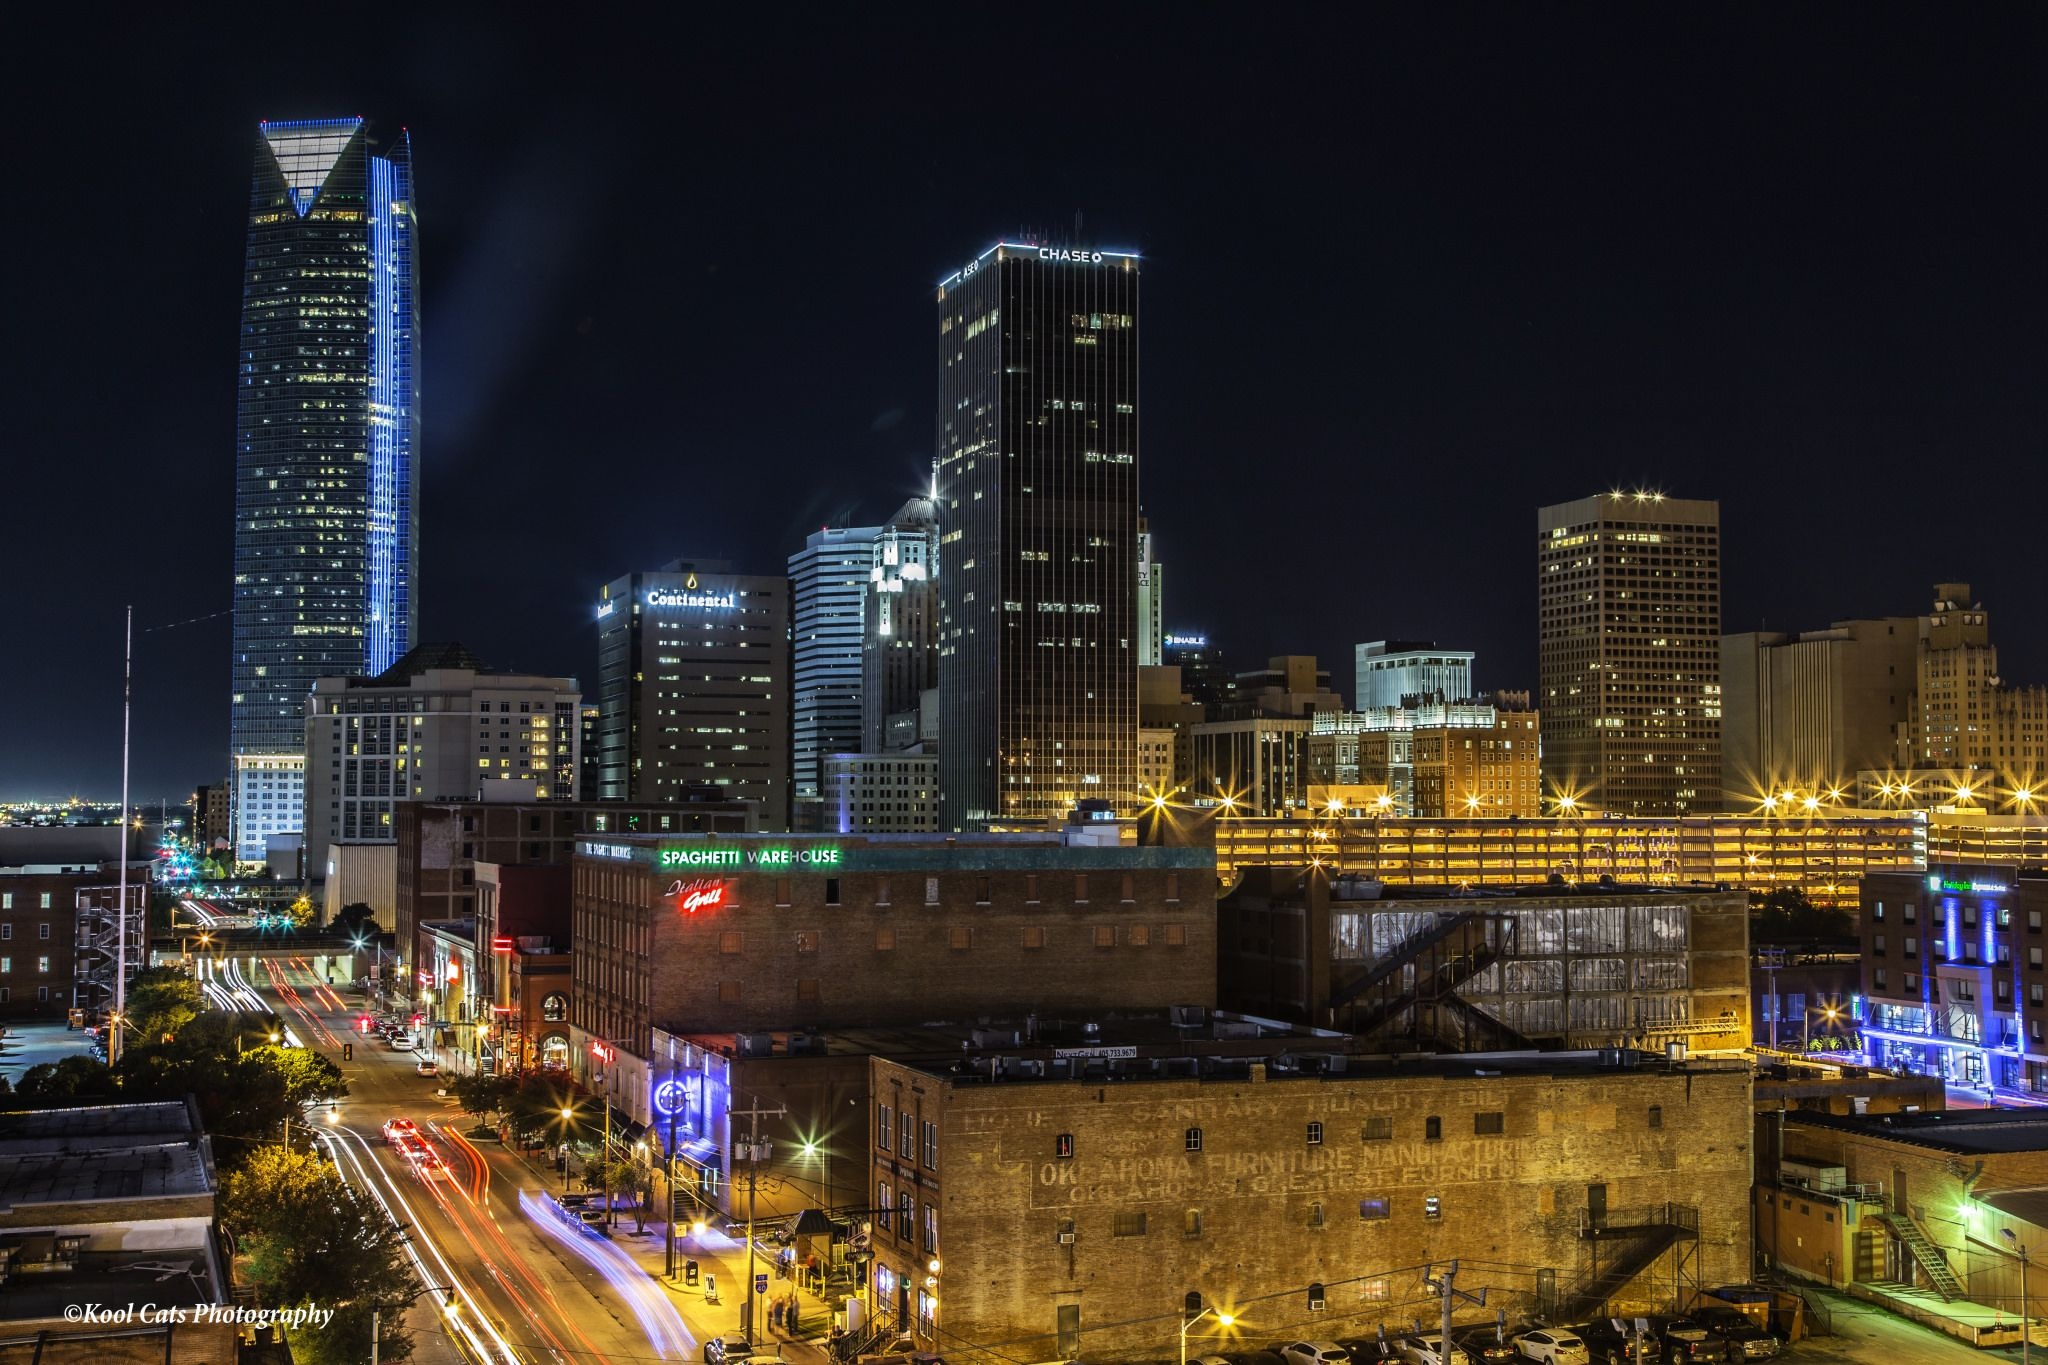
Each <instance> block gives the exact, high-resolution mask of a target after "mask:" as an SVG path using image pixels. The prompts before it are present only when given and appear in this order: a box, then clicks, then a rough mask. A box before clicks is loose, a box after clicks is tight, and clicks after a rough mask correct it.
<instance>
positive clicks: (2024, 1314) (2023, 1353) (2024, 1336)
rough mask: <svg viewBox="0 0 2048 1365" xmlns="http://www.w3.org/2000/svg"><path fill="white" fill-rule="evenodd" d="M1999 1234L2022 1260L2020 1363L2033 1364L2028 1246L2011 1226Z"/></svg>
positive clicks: (2020, 1260)
mask: <svg viewBox="0 0 2048 1365" xmlns="http://www.w3.org/2000/svg"><path fill="white" fill-rule="evenodd" d="M1998 1235H1999V1236H2001V1237H2003V1238H2005V1240H2006V1243H2007V1244H2008V1245H2009V1246H2011V1247H2012V1254H2013V1255H2015V1256H2017V1257H2018V1258H2019V1262H2020V1365H2033V1359H2034V1357H2033V1343H2034V1318H2033V1315H2032V1314H2031V1313H2029V1312H2028V1311H2027V1309H2028V1307H2029V1305H2028V1303H2027V1248H2026V1247H2025V1245H2023V1244H2022V1243H2021V1241H2020V1239H2019V1237H2018V1235H2017V1234H2015V1233H2014V1232H2013V1230H2012V1229H2011V1228H2000V1229H1999V1230H1998Z"/></svg>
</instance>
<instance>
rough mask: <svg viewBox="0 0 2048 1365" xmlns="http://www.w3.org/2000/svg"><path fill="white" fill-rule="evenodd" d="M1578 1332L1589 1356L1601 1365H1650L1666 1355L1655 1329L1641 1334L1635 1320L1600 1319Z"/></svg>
mask: <svg viewBox="0 0 2048 1365" xmlns="http://www.w3.org/2000/svg"><path fill="white" fill-rule="evenodd" d="M1647 1325H1648V1324H1647V1323H1646V1326H1647ZM1578 1332H1579V1340H1581V1341H1583V1342H1585V1343H1586V1354H1587V1355H1588V1356H1590V1357H1592V1359H1593V1360H1595V1361H1596V1362H1598V1363H1599V1365H1633V1363H1634V1362H1636V1361H1642V1362H1644V1363H1645V1365H1647V1363H1648V1362H1649V1361H1653V1360H1656V1359H1659V1358H1660V1357H1661V1356H1663V1354H1664V1346H1663V1343H1662V1342H1660V1341H1658V1340H1657V1333H1656V1331H1655V1330H1654V1328H1652V1329H1651V1330H1648V1331H1638V1330H1637V1329H1636V1324H1635V1321H1634V1320H1633V1319H1623V1318H1600V1319H1597V1320H1595V1321H1593V1322H1589V1323H1587V1324H1586V1325H1585V1326H1584V1327H1581V1328H1579V1329H1578Z"/></svg>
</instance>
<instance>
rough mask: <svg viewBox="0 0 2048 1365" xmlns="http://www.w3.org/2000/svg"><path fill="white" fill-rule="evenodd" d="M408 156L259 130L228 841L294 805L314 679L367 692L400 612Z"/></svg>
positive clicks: (413, 462) (407, 452)
mask: <svg viewBox="0 0 2048 1365" xmlns="http://www.w3.org/2000/svg"><path fill="white" fill-rule="evenodd" d="M415 231H416V228H415V218H414V213H413V192H412V147H411V143H410V141H409V140H408V138H407V136H406V134H405V133H404V132H402V131H401V132H400V133H399V134H398V135H397V136H396V137H395V138H389V139H379V138H378V137H376V136H375V135H374V134H373V132H372V130H371V128H370V126H369V125H368V124H366V123H364V122H363V120H361V119H355V118H351V119H314V120H306V121H298V122H290V123H264V124H261V125H260V126H259V132H258V136H257V140H256V168H255V176H254V179H253V181H252V184H251V189H250V196H249V230H248V254H247V258H246V262H245V265H244V267H243V274H242V331H241V347H240V354H239V357H238V359H239V364H238V367H237V375H236V383H237V396H236V421H235V548H234V564H235V597H234V658H233V667H232V676H233V690H234V699H233V713H232V718H231V726H230V730H231V733H230V738H229V744H230V750H231V758H232V764H233V773H232V782H231V785H232V788H233V797H232V805H233V825H234V833H233V836H232V837H233V840H234V844H235V853H236V856H237V857H239V858H244V859H251V860H254V859H260V858H262V857H263V856H264V840H265V838H266V836H268V835H271V834H276V833H283V832H288V831H293V830H297V829H298V828H299V826H300V823H301V820H302V816H303V813H304V803H305V781H304V779H305V762H306V759H305V740H306V716H305V702H306V696H307V694H308V693H309V692H310V691H311V690H312V687H313V680H314V679H316V678H325V677H339V676H345V675H363V674H376V673H381V672H383V671H384V670H385V669H386V668H389V667H390V666H391V665H392V663H394V662H395V661H396V660H397V659H398V658H399V656H400V655H402V654H404V653H405V651H406V650H407V649H408V648H410V647H411V645H412V641H413V636H414V623H415V620H416V618H417V614H418V600H417V588H418V579H417V572H416V569H417V563H418V548H419V460H418V455H419V448H420V447H419V393H418V387H419V386H418V379H419V370H418V364H417V354H418V347H419V323H418V312H417V308H416V300H417V298H418V265H417V258H416V255H415V241H414V238H415Z"/></svg>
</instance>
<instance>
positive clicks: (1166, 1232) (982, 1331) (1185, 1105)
mask: <svg viewBox="0 0 2048 1365" xmlns="http://www.w3.org/2000/svg"><path fill="white" fill-rule="evenodd" d="M874 1066H875V1078H874V1085H875V1090H876V1100H875V1102H876V1103H877V1104H882V1103H890V1102H891V1100H890V1097H891V1096H892V1095H894V1096H897V1098H896V1099H895V1101H894V1103H895V1104H896V1105H898V1106H899V1107H900V1106H901V1105H903V1104H906V1103H908V1104H910V1105H911V1106H912V1107H913V1109H914V1111H915V1113H916V1114H917V1116H918V1122H919V1124H920V1125H921V1124H922V1122H923V1121H924V1119H925V1118H929V1117H934V1116H936V1118H937V1120H938V1122H939V1123H940V1135H939V1140H938V1148H939V1157H940V1160H939V1161H938V1163H937V1166H936V1169H927V1168H926V1167H925V1166H924V1162H923V1156H924V1153H923V1152H922V1150H920V1151H919V1152H918V1153H917V1156H916V1159H915V1160H914V1161H912V1162H910V1163H908V1164H906V1161H905V1158H904V1154H903V1153H901V1152H900V1151H897V1152H893V1153H885V1152H882V1151H880V1150H878V1149H876V1150H874V1152H873V1154H874V1157H875V1163H876V1178H877V1180H878V1181H887V1182H889V1183H890V1184H891V1187H892V1188H891V1193H892V1195H893V1196H895V1197H897V1198H900V1192H901V1191H902V1190H903V1189H904V1188H905V1187H906V1184H908V1185H909V1187H910V1188H912V1189H913V1191H914V1195H913V1197H914V1198H915V1200H916V1202H917V1204H918V1206H919V1210H920V1212H919V1224H920V1226H919V1229H918V1230H917V1235H916V1236H915V1237H913V1238H912V1239H909V1240H906V1239H904V1238H903V1237H902V1236H901V1235H900V1228H892V1229H890V1230H889V1231H888V1233H887V1234H886V1235H884V1234H883V1233H880V1232H878V1234H877V1237H876V1247H877V1257H878V1259H877V1264H878V1266H880V1267H881V1268H882V1269H884V1270H886V1271H887V1272H888V1275H887V1276H886V1277H885V1280H892V1281H893V1282H896V1283H902V1284H904V1285H906V1286H910V1287H912V1288H911V1292H910V1301H911V1305H912V1306H913V1308H914V1306H915V1293H916V1292H917V1291H918V1290H919V1289H921V1288H923V1287H924V1285H925V1278H926V1276H927V1275H928V1274H929V1273H930V1272H929V1266H928V1260H929V1256H930V1252H929V1251H928V1249H927V1248H925V1247H924V1245H923V1243H922V1223H923V1215H922V1206H923V1204H924V1203H926V1202H931V1203H933V1204H935V1205H936V1209H937V1228H938V1234H939V1235H938V1250H939V1253H940V1259H941V1262H942V1270H941V1272H940V1274H939V1276H938V1279H939V1281H940V1283H939V1285H938V1286H937V1288H936V1295H937V1299H938V1311H937V1315H936V1316H937V1322H936V1327H937V1331H936V1332H935V1333H934V1334H933V1337H932V1338H931V1340H930V1341H929V1343H928V1346H929V1348H930V1349H936V1350H940V1351H942V1352H943V1353H944V1354H946V1355H947V1356H948V1357H949V1358H960V1359H989V1360H993V1359H995V1354H993V1353H991V1354H988V1355H983V1353H981V1352H979V1351H977V1350H976V1349H975V1345H976V1343H990V1344H993V1343H1003V1344H1002V1346H1001V1347H1000V1354H1001V1355H1004V1356H1007V1357H1009V1358H1012V1359H1017V1360H1044V1359H1050V1358H1053V1357H1055V1356H1058V1355H1065V1354H1072V1353H1073V1348H1074V1347H1076V1346H1078V1348H1079V1352H1080V1353H1081V1354H1084V1355H1086V1356H1087V1357H1089V1358H1091V1359H1093V1358H1117V1357H1151V1358H1162V1357H1165V1356H1168V1355H1171V1354H1172V1353H1173V1352H1174V1350H1175V1346H1176V1327H1177V1317H1176V1314H1177V1310H1178V1306H1179V1304H1180V1302H1181V1298H1182V1296H1183V1295H1184V1294H1185V1293H1187V1292H1188V1291H1190V1290H1193V1291H1198V1292H1200V1293H1201V1294H1202V1295H1203V1296H1204V1300H1205V1301H1206V1302H1211V1303H1217V1304H1220V1305H1222V1306H1224V1307H1226V1308H1228V1309H1229V1310H1230V1311H1233V1312H1234V1313H1236V1314H1238V1315H1239V1317H1240V1318H1241V1320H1242V1323H1243V1326H1242V1329H1241V1331H1242V1337H1241V1340H1240V1341H1239V1342H1236V1343H1232V1345H1231V1349H1235V1348H1236V1347H1237V1346H1238V1345H1241V1344H1244V1343H1257V1344H1263V1343H1264V1342H1266V1341H1270V1340H1273V1339H1277V1338H1282V1337H1285V1336H1288V1335H1293V1334H1299V1335H1306V1336H1314V1337H1320V1338H1334V1337H1340V1336H1346V1335H1351V1334H1353V1333H1370V1332H1371V1331H1372V1330H1373V1328H1374V1327H1375V1326H1376V1325H1377V1324H1379V1323H1381V1322H1385V1323H1386V1324H1387V1325H1388V1327H1389V1330H1390V1331H1391V1330H1394V1329H1395V1328H1396V1326H1397V1325H1399V1324H1405V1323H1406V1322H1407V1321H1408V1320H1409V1319H1410V1318H1411V1317H1413V1316H1415V1315H1416V1314H1417V1313H1418V1312H1419V1313H1424V1314H1426V1313H1428V1311H1429V1308H1428V1306H1427V1305H1422V1306H1418V1305H1417V1302H1416V1301H1417V1297H1418V1293H1419V1290H1418V1284H1419V1278H1420V1271H1419V1267H1421V1266H1422V1265H1424V1264H1426V1263H1428V1262H1431V1261H1442V1260H1446V1259H1449V1258H1451V1257H1461V1258H1464V1259H1465V1260H1466V1261H1467V1262H1468V1264H1469V1266H1470V1270H1469V1271H1468V1273H1467V1275H1466V1276H1465V1277H1464V1280H1463V1281H1462V1283H1463V1284H1464V1286H1465V1287H1467V1288H1476V1287H1478V1286H1480V1285H1484V1286H1486V1287H1487V1288H1488V1289H1489V1291H1490V1294H1489V1300H1488V1307H1487V1308H1486V1309H1485V1310H1484V1312H1483V1313H1480V1314H1475V1315H1474V1316H1475V1317H1483V1318H1484V1319H1486V1320H1488V1321H1490V1320H1491V1318H1492V1314H1493V1311H1494V1308H1495V1307H1496V1306H1498V1307H1502V1308H1505V1309H1506V1310H1507V1311H1508V1313H1509V1314H1510V1315H1511V1316H1513V1315H1517V1314H1524V1313H1527V1312H1529V1311H1530V1310H1531V1309H1532V1308H1533V1307H1534V1304H1535V1301H1536V1294H1537V1290H1538V1285H1539V1279H1538V1272H1539V1271H1541V1270H1549V1271H1552V1272H1554V1276H1555V1284H1556V1286H1557V1288H1558V1289H1559V1290H1561V1291H1562V1290H1568V1289H1569V1287H1570V1286H1571V1284H1572V1283H1573V1282H1574V1281H1575V1280H1576V1279H1577V1277H1578V1275H1579V1274H1580V1272H1581V1270H1582V1269H1583V1265H1584V1263H1583V1262H1582V1260H1581V1257H1582V1254H1583V1253H1584V1251H1585V1243H1584V1242H1582V1240H1581V1238H1580V1237H1579V1229H1580V1225H1581V1220H1582V1218H1583V1216H1584V1214H1585V1212H1586V1210H1587V1207H1588V1203H1589V1199H1590V1198H1592V1197H1593V1196H1592V1195H1591V1193H1590V1192H1589V1187H1591V1186H1604V1187H1605V1188H1604V1193H1605V1198H1606V1207H1607V1210H1608V1221H1609V1223H1610V1225H1616V1224H1623V1223H1628V1222H1632V1221H1635V1220H1637V1219H1638V1218H1639V1217H1641V1216H1643V1215H1644V1214H1645V1213H1646V1212H1647V1211H1648V1210H1650V1209H1651V1208H1652V1206H1657V1207H1658V1208H1659V1210H1660V1211H1661V1208H1662V1206H1663V1205H1664V1204H1665V1203H1666V1202H1667V1201H1673V1202H1676V1203H1679V1204H1682V1205H1685V1206H1689V1207H1690V1208H1693V1209H1697V1210H1698V1216H1699V1219H1700V1224H1699V1226H1700V1235H1699V1238H1698V1241H1697V1243H1696V1244H1682V1245H1686V1246H1687V1247H1688V1249H1691V1248H1692V1247H1694V1246H1696V1251H1697V1262H1696V1266H1697V1277H1698V1283H1699V1284H1700V1285H1702V1286H1711V1285H1715V1284H1724V1283H1728V1282H1729V1281H1731V1280H1742V1279H1746V1278H1747V1277H1748V1273H1749V1265H1750V1245H1751V1243H1750V1182H1751V1096H1750V1081H1749V1077H1748V1076H1747V1075H1746V1074H1745V1073H1744V1072H1742V1071H1739V1070H1711V1071H1709V1070H1680V1071H1674V1072H1666V1071H1662V1070H1644V1071H1626V1072H1623V1071H1613V1072H1601V1073H1589V1074H1580V1075H1564V1074H1559V1075H1554V1076H1529V1075H1509V1076H1491V1077H1488V1076H1482V1075H1466V1076H1463V1077H1456V1078H1451V1077H1444V1076H1438V1075H1410V1076H1401V1077H1388V1076H1379V1077H1372V1078H1367V1077H1328V1078H1322V1079H1273V1080H1269V1081H1265V1082H1258V1081H1256V1080H1246V1081H1231V1082H1224V1081H1206V1082H1204V1081H1197V1080H1192V1079H1189V1080H1153V1081H1123V1082H1116V1083H1112V1084H1108V1085H1104V1084H1101V1083H1085V1082H1082V1083H1075V1082H1056V1083H1046V1082H1023V1083H1016V1084H998V1085H988V1084H985V1083H983V1084H976V1083H969V1082H959V1081H954V1080H952V1079H948V1078H942V1077H939V1076H936V1075H933V1074H929V1073H926V1072H921V1071H917V1070H913V1069H910V1068H905V1067H901V1066H897V1065H895V1064H893V1063H889V1062H884V1061H879V1060H878V1061H876V1062H875V1063H874ZM905 1097H907V1098H905ZM899 1112H900V1108H899ZM1496 1116H1497V1117H1496ZM1432 1119H1434V1120H1435V1121H1436V1127H1435V1129H1434V1131H1435V1132H1436V1133H1437V1134H1438V1136H1436V1137H1434V1138H1433V1137H1432V1136H1431V1135H1430V1134H1431V1132H1432V1129H1431V1126H1430V1124H1431V1120H1432ZM1496 1123H1497V1124H1498V1131H1497V1132H1495V1131H1493V1129H1494V1126H1495V1124H1496ZM1310 1124H1320V1125H1322V1128H1321V1133H1320V1137H1321V1140H1320V1141H1319V1142H1315V1141H1311V1130H1310V1128H1309V1125H1310ZM920 1131H921V1129H920ZM1197 1133H1198V1134H1199V1150H1192V1149H1193V1148H1194V1147H1195V1146H1196V1145H1197V1142H1196V1135H1197ZM870 1143H871V1148H872V1144H873V1138H872V1135H871V1137H870ZM1068 1143H1070V1144H1071V1145H1070V1146H1068V1145H1066V1144H1068ZM898 1145H899V1146H900V1135H899V1139H898ZM922 1145H923V1144H922V1142H920V1144H919V1146H920V1148H922ZM1064 1151H1070V1152H1071V1155H1062V1152H1064ZM1431 1200H1434V1201H1436V1202H1435V1204H1434V1205H1432V1204H1431V1203H1430V1201H1431ZM898 1221H899V1222H900V1218H899V1220H898ZM1067 1233H1071V1234H1072V1240H1071V1241H1066V1240H1063V1236H1064V1234H1067ZM1672 1280H1673V1257H1672V1255H1671V1254H1670V1253H1667V1254H1666V1255H1665V1256H1663V1257H1661V1258H1660V1259H1659V1260H1657V1261H1656V1262H1654V1263H1653V1264H1652V1266H1651V1268H1650V1270H1649V1271H1648V1272H1646V1273H1644V1274H1642V1275H1639V1276H1638V1277H1637V1278H1636V1280H1634V1281H1633V1282H1632V1283H1631V1284H1630V1285H1629V1286H1628V1287H1626V1288H1625V1289H1624V1290H1623V1291H1622V1292H1621V1293H1620V1294H1619V1295H1618V1296H1617V1297H1616V1299H1615V1300H1614V1305H1615V1307H1616V1309H1617V1310H1627V1311H1650V1310H1664V1309H1665V1308H1667V1307H1668V1303H1667V1301H1668V1299H1669V1298H1670V1297H1671V1294H1672ZM1317 1282H1320V1283H1321V1284H1323V1285H1324V1286H1325V1294H1326V1299H1325V1302H1326V1308H1325V1309H1324V1310H1323V1311H1321V1312H1317V1313H1311V1312H1310V1311H1309V1310H1308V1306H1307V1288H1308V1286H1309V1285H1310V1284H1311V1283H1317ZM891 1306H893V1305H890V1304H885V1307H891ZM1063 1308H1064V1309H1067V1310H1068V1311H1069V1313H1070V1314H1071V1313H1073V1312H1075V1311H1078V1315H1079V1317H1078V1321H1079V1327H1080V1333H1081V1339H1080V1341H1079V1342H1078V1343H1077V1342H1075V1341H1073V1340H1072V1339H1068V1340H1065V1341H1062V1340H1061V1339H1060V1337H1059V1335H1058V1331H1057V1328H1058V1325H1059V1321H1060V1314H1061V1310H1062V1309H1063ZM1069 1321H1070V1323H1071V1321H1072V1318H1071V1317H1070V1318H1069ZM1217 1345H1220V1343H1218V1344H1217ZM1214 1348H1215V1346H1214V1345H1211V1344H1204V1343H1199V1342H1198V1343H1191V1347H1190V1353H1191V1354H1193V1353H1196V1352H1197V1351H1199V1350H1208V1349H1214Z"/></svg>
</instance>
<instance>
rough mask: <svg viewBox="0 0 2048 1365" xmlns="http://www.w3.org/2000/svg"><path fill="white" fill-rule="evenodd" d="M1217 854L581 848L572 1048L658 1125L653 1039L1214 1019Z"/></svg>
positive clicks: (775, 846)
mask: <svg viewBox="0 0 2048 1365" xmlns="http://www.w3.org/2000/svg"><path fill="white" fill-rule="evenodd" d="M1214 860H1215V855H1214V853H1213V852H1212V851H1210V850H1208V849H1201V848H1139V847H1133V846H1128V845H1109V846H1104V845H1099V844H1081V843H1070V842H1067V841H1066V838H1065V836H1062V835H1059V834H1013V835H957V836H942V835H908V834H899V835H865V836H859V835H855V836H821V835H766V834H762V835H737V836H734V835H683V836H670V837H666V838H664V837H660V836H651V837H620V838H612V839H595V838H585V839H583V840H580V841H579V842H578V843H577V846H576V858H575V864H574V870H573V874H572V896H573V898H574V907H575V908H574V916H575V918H574V924H573V926H572V932H571V939H572V944H573V947H572V952H573V965H574V972H573V985H572V989H571V992H570V995H571V1011H572V1016H571V1017H572V1023H573V1025H574V1027H573V1028H572V1029H571V1033H570V1040H571V1043H572V1046H573V1048H574V1050H575V1053H576V1054H577V1058H576V1062H575V1066H576V1067H577V1070H578V1074H579V1075H586V1074H588V1071H589V1066H588V1064H589V1061H590V1048H591V1044H593V1043H597V1044H600V1045H603V1046H607V1047H610V1048H615V1049H617V1053H618V1055H617V1060H616V1063H615V1064H614V1065H613V1066H612V1067H611V1068H610V1074H609V1075H608V1080H607V1084H608V1085H609V1087H610V1090H611V1093H612V1095H613V1097H614V1098H613V1101H612V1102H613V1103H614V1104H615V1105H617V1106H618V1107H619V1108H621V1109H622V1110H625V1111H626V1112H628V1113H630V1114H631V1115H632V1117H633V1118H634V1119H636V1120H638V1121H640V1122H646V1121H647V1120H648V1119H649V1117H650V1115H651V1112H652V1103H651V1096H650V1094H649V1085H650V1079H649V1068H648V1065H647V1059H648V1058H649V1057H650V1056H651V1051H650V1049H651V1041H652V1040H651V1035H650V1031H651V1029H652V1028H653V1027H654V1026H655V1025H659V1026H661V1027H662V1028H663V1029H665V1030H668V1031H669V1032H672V1033H700V1032H709V1033H718V1032H731V1033H744V1032H748V1031H756V1030H771V1029H777V1028H783V1029H787V1028H793V1027H794V1028H803V1029H830V1028H843V1027H857V1026H868V1025H883V1024H914V1023H918V1022H920V1021H924V1020H930V1019H941V1018H947V1017H962V1016H964V1017H968V1018H973V1017H977V1016H980V1015H986V1014H991V1013H1013V1014H1022V1013H1024V1012H1027V1011H1034V1010H1035V1011H1044V1012H1051V1011H1060V1010H1071V1011H1099V1010H1104V1009H1110V1008H1136V1007H1144V1006H1159V1007H1163V1006H1167V1005H1204V1006H1206V1005H1213V1004H1214V1003H1215V996H1216V939H1215V924H1216V874H1215V861H1214Z"/></svg>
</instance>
